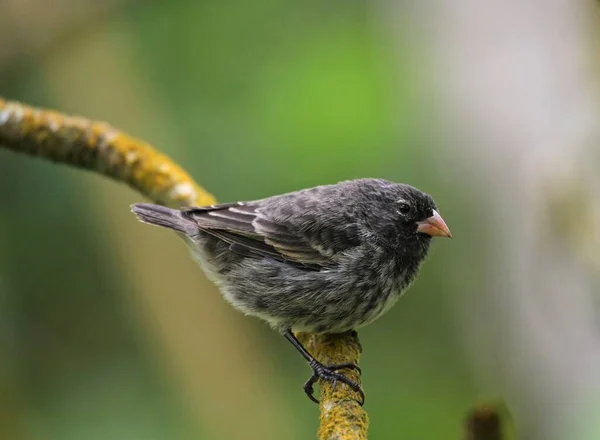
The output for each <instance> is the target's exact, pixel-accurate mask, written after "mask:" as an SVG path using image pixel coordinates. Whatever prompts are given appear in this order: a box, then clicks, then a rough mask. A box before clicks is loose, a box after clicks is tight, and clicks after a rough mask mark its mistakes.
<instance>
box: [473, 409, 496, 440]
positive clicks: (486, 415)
mask: <svg viewBox="0 0 600 440" xmlns="http://www.w3.org/2000/svg"><path fill="white" fill-rule="evenodd" d="M503 438H504V433H503V430H502V417H501V415H500V410H499V408H498V407H497V406H496V405H492V404H481V405H478V406H476V407H475V408H474V409H473V410H471V411H470V412H469V414H468V415H467V420H466V422H465V440H502V439H503Z"/></svg>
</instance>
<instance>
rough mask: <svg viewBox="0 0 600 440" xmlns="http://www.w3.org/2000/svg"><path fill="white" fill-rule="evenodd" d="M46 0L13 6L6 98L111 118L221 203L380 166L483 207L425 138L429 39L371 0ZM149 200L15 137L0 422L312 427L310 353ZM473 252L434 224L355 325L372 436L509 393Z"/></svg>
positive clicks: (1, 238) (437, 432)
mask: <svg viewBox="0 0 600 440" xmlns="http://www.w3.org/2000/svg"><path fill="white" fill-rule="evenodd" d="M42 5H45V4H44V3H43V2H41V1H29V2H19V1H18V0H12V1H5V2H4V3H0V24H1V26H0V28H1V29H3V30H2V31H0V37H2V38H1V39H2V41H3V43H2V44H0V95H1V96H3V97H5V98H8V99H14V100H20V101H24V102H27V103H29V104H32V105H36V106H41V107H50V108H56V109H59V110H60V111H63V112H66V113H74V114H80V115H84V116H86V117H89V118H92V119H99V120H105V121H108V122H110V123H111V124H113V125H114V126H116V127H119V128H121V129H123V130H125V131H126V132H128V133H130V134H132V135H134V136H136V137H139V138H142V139H144V140H147V141H149V142H151V143H153V144H154V145H156V146H158V147H159V148H160V149H161V150H162V151H164V152H165V153H167V154H168V155H170V156H171V157H172V158H174V159H175V161H177V162H178V163H180V164H182V165H183V166H184V167H185V168H186V169H187V170H188V171H189V172H190V173H191V174H192V175H193V176H195V177H196V179H197V180H198V182H200V183H201V184H202V185H203V186H205V187H206V188H207V189H208V190H209V191H211V192H212V193H213V194H215V195H216V196H217V198H218V199H219V200H220V201H233V200H244V199H256V198H262V197H265V196H268V195H272V194H275V193H280V192H284V191H290V190H296V189H299V188H302V187H307V186H313V185H317V184H325V183H333V182H337V181H339V180H344V179H350V178H356V177H383V178H387V179H391V180H396V181H403V182H410V183H411V184H413V185H415V186H418V187H420V188H421V189H423V190H425V191H427V192H429V193H431V194H433V195H434V197H435V198H436V201H437V203H438V205H439V206H440V207H441V210H442V213H443V214H444V218H445V219H446V221H447V223H448V224H449V226H450V228H451V229H452V231H453V233H454V234H455V236H458V237H460V232H461V229H463V230H464V228H467V227H468V226H469V224H468V220H467V219H463V218H461V217H460V214H459V211H460V210H461V209H462V208H463V207H464V206H466V205H468V203H467V202H466V201H465V200H463V199H462V198H461V196H460V194H457V193H456V192H452V191H450V190H449V189H448V188H447V185H446V184H445V182H444V181H443V179H442V177H441V175H440V173H439V172H438V170H436V168H435V167H436V165H434V164H433V162H432V161H431V157H430V154H431V152H430V151H428V150H427V149H426V148H423V144H424V138H423V136H422V133H424V132H426V131H427V125H426V124H425V122H424V121H423V120H422V118H421V117H420V115H419V102H420V101H421V99H420V96H421V95H420V93H421V92H420V88H421V84H419V77H420V72H418V71H417V70H416V68H415V65H416V63H415V60H416V59H417V57H418V56H419V47H418V45H417V44H416V43H415V42H414V41H408V40H407V41H405V42H402V41H401V42H400V43H401V44H400V46H398V45H396V46H394V47H393V48H392V47H390V46H389V41H388V40H387V39H386V38H384V36H383V35H382V33H381V32H380V30H379V26H378V17H377V16H376V15H374V14H373V11H372V10H371V9H370V8H369V7H368V6H367V4H366V3H365V2H364V1H338V0H335V1H332V2H321V1H314V0H309V1H306V2H282V1H276V0H255V1H253V2H243V1H239V0H234V1H230V2H226V3H222V2H218V1H191V0H189V1H187V0H180V1H172V2H133V1H117V0H115V1H107V2H93V1H78V2H76V1H68V0H62V1H59V2H56V5H54V6H53V7H52V8H49V7H43V6H42ZM391 51H394V53H393V54H392V52H391ZM398 52H400V56H398ZM398 60H400V61H401V62H398ZM138 201H140V196H139V195H137V194H136V193H134V192H133V191H132V190H130V189H129V188H127V187H125V186H124V185H120V184H116V183H114V182H112V181H109V180H107V179H104V178H101V177H98V176H96V175H92V174H89V173H85V172H82V171H79V170H75V169H70V168H68V167H64V166H57V165H53V164H50V163H46V162H42V161H38V160H33V159H31V158H29V157H24V156H17V155H14V154H12V153H9V152H7V151H3V150H0V206H2V207H3V208H2V215H1V216H0V243H2V246H0V439H11V440H12V439H27V440H38V439H39V440H42V439H57V440H58V439H60V440H68V439H73V440H79V439H84V438H85V439H87V440H94V439H111V440H120V439H123V440H131V439H144V440H149V439H156V440H162V439H174V438H177V439H198V438H201V439H210V440H212V439H215V440H219V439H242V438H244V439H263V440H266V439H283V438H285V439H306V438H313V437H314V435H315V431H316V429H317V425H318V409H317V407H316V406H314V405H313V404H311V403H310V402H309V401H308V400H307V399H306V397H305V396H304V394H303V392H302V384H303V383H304V381H305V380H306V379H307V378H308V376H309V372H310V370H309V368H308V366H307V365H306V364H305V363H304V361H303V360H302V359H301V357H300V356H299V355H298V353H297V352H296V351H295V350H294V349H293V348H292V347H291V346H290V345H289V344H288V343H287V342H286V341H285V340H284V339H283V338H281V337H280V336H279V335H277V334H275V333H274V332H272V331H271V330H270V329H269V328H268V327H267V325H266V324H264V323H262V322H260V321H258V320H256V319H253V318H248V317H244V316H242V315H241V314H239V313H237V312H235V311H234V310H232V309H231V308H230V307H229V306H228V305H226V304H225V302H223V301H222V300H221V298H220V296H219V294H218V292H217V291H216V290H215V288H214V287H213V286H212V285H210V284H209V283H208V282H207V281H206V280H205V278H204V276H203V274H202V273H201V271H200V270H199V268H197V267H196V266H195V264H194V263H193V262H192V260H191V259H190V258H189V256H188V252H187V251H186V249H185V247H184V246H183V244H182V243H181V242H180V240H179V239H178V238H177V237H176V236H175V235H174V234H170V233H167V232H165V231H163V230H158V229H157V228H150V227H144V226H142V225H140V224H138V223H137V222H136V221H135V219H134V217H133V216H132V215H131V214H130V212H129V204H130V203H133V202H138ZM461 224H462V225H463V226H461ZM480 257H481V254H477V245H476V243H474V242H468V241H467V242H465V241H463V242H462V243H461V241H460V240H454V241H453V242H449V241H443V242H442V241H439V242H436V243H435V244H434V247H433V251H432V255H431V257H430V260H429V262H428V263H427V264H426V265H425V266H424V269H423V271H422V275H421V277H420V279H419V281H418V282H417V283H416V284H415V285H414V286H413V287H412V289H411V291H410V293H409V294H408V295H406V296H405V297H404V298H403V300H402V301H401V302H400V303H399V305H398V306H397V307H395V308H394V309H393V310H392V311H391V312H390V313H389V314H387V315H386V316H385V317H384V318H382V319H381V320H380V321H378V322H377V323H376V324H374V325H372V326H370V327H367V328H365V329H363V330H362V331H361V340H362V343H363V346H364V357H363V361H362V367H363V371H364V374H363V379H364V383H365V389H366V392H367V406H366V409H367V410H368V412H369V414H370V417H371V430H370V433H371V435H370V437H371V438H374V439H394V438H400V437H401V438H406V439H444V440H446V439H458V438H460V432H461V424H462V420H463V418H464V415H465V413H466V411H467V410H468V408H470V407H471V406H472V405H473V403H474V402H476V401H477V400H478V399H480V398H482V397H490V396H491V397H496V395H495V394H493V389H492V394H491V395H488V394H487V392H488V391H490V390H482V389H480V388H479V387H478V386H477V385H476V380H475V378H474V374H473V372H472V370H471V367H470V365H469V360H468V358H467V356H466V355H465V353H464V347H463V342H462V340H463V335H462V334H461V329H460V327H459V326H458V325H457V323H456V319H457V318H456V316H455V314H454V313H453V307H454V306H453V302H454V301H455V300H457V299H458V298H460V296H461V294H462V289H463V287H464V285H465V284H473V283H476V280H474V279H473V277H474V275H473V277H470V276H469V273H471V270H473V268H474V267H475V266H476V265H477V261H478V258H480ZM458 262H462V267H463V269H462V273H461V270H460V269H458V268H459V267H461V264H459V263H458ZM467 265H468V266H467ZM465 267H468V271H467V269H465Z"/></svg>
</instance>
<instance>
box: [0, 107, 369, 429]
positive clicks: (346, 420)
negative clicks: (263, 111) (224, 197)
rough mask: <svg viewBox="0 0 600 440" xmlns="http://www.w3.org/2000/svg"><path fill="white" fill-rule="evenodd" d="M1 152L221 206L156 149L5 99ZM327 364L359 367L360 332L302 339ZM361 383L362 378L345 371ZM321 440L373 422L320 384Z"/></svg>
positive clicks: (154, 195)
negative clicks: (358, 333) (37, 158)
mask: <svg viewBox="0 0 600 440" xmlns="http://www.w3.org/2000/svg"><path fill="white" fill-rule="evenodd" d="M0 147H4V148H7V149H9V150H12V151H15V152H17V153H25V154H29V155H32V156H38V157H41V158H44V159H48V160H51V161H54V162H59V163H64V164H67V165H72V166H76V167H80V168H84V169H87V170H90V171H95V172H97V173H100V174H104V175H105V176H108V177H112V178H113V179H115V180H117V181H121V182H125V183H127V184H129V185H130V186H131V187H133V188H134V189H136V190H138V191H139V192H140V193H141V194H143V195H145V196H146V197H148V198H149V199H151V200H153V201H154V202H156V203H161V204H165V205H169V206H202V205H211V204H213V203H215V199H214V197H213V196H212V195H211V194H210V193H208V192H207V191H206V190H205V189H203V188H202V187H201V186H199V185H198V184H197V183H196V182H195V181H194V180H193V179H192V178H191V177H190V176H189V175H188V174H187V173H186V172H185V171H184V170H183V169H182V168H181V167H179V166H178V165H177V164H176V163H174V162H173V161H172V160H171V159H169V158H168V157H167V156H165V155H163V154H161V153H159V152H158V151H157V150H156V149H155V148H154V147H152V146H151V145H149V144H147V143H145V142H143V141H141V140H138V139H135V138H132V137H130V136H128V135H126V134H125V133H122V132H120V131H119V130H117V129H115V128H113V127H111V126H110V125H108V124H106V123H102V122H93V121H89V120H87V119H84V118H79V117H73V116H67V115H63V114H61V113H58V112H55V111H51V110H41V109H37V108H33V107H29V106H26V105H23V104H20V103H18V102H12V101H5V100H4V99H2V98H0ZM299 336H300V337H301V338H302V339H301V340H302V341H303V343H305V344H306V347H307V349H308V350H309V351H310V352H311V353H312V354H313V355H314V356H315V357H316V358H317V359H319V360H320V361H321V362H324V363H325V364H340V363H354V364H358V359H359V356H360V353H361V347H360V343H359V341H358V336H357V334H356V332H351V333H346V334H343V335H309V334H302V335H299ZM345 374H348V375H349V377H350V378H352V379H353V380H355V381H360V377H359V375H358V373H356V372H355V371H349V370H345ZM319 386H320V387H321V393H320V395H321V405H320V408H321V427H320V429H319V438H320V439H321V440H334V439H335V440H364V439H366V438H367V434H366V432H367V427H368V417H367V414H366V412H365V411H364V410H363V409H362V407H360V406H359V405H358V403H357V402H356V396H354V393H353V392H352V390H350V389H349V388H348V387H346V386H343V385H341V384H340V385H338V386H336V387H335V389H332V387H331V384H329V383H323V382H320V383H319Z"/></svg>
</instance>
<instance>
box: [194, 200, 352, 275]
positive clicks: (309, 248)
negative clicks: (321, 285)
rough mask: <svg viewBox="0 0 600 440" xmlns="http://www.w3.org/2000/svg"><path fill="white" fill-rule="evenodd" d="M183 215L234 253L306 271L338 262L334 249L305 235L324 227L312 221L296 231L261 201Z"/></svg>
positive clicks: (220, 206)
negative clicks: (271, 260)
mask: <svg viewBox="0 0 600 440" xmlns="http://www.w3.org/2000/svg"><path fill="white" fill-rule="evenodd" d="M184 215H186V216H188V217H189V218H191V219H193V220H194V221H195V222H196V223H197V225H198V227H199V228H200V229H201V230H203V231H205V232H206V233H208V234H211V235H212V236H214V237H216V238H218V239H220V240H222V241H224V242H225V243H228V244H229V245H230V249H231V251H232V252H236V253H238V254H242V255H246V256H252V257H257V258H262V257H269V258H273V259H276V260H279V261H284V262H286V263H289V264H294V265H296V266H298V267H301V268H304V269H307V270H319V269H321V268H323V267H324V266H327V265H329V264H331V263H333V262H334V261H335V254H336V252H335V251H334V250H333V249H332V247H331V246H322V244H320V243H318V242H315V240H314V237H311V238H309V237H308V236H307V235H306V232H305V231H306V230H307V229H310V230H314V229H319V228H321V227H324V225H319V224H318V222H316V221H315V220H314V219H313V220H312V222H311V223H309V225H308V228H305V229H304V231H303V230H299V229H298V228H293V227H291V226H290V225H288V224H285V223H286V222H285V220H284V219H281V218H278V219H273V218H272V216H269V212H268V210H267V209H264V210H263V209H261V201H258V202H238V203H226V204H220V205H213V206H208V207H200V208H191V209H188V210H186V211H184ZM309 220H310V219H309ZM338 227H340V226H339V225H338ZM335 233H336V234H339V232H335ZM331 234H333V232H330V235H331ZM347 243H348V245H345V244H344V245H343V246H338V248H340V249H341V250H344V249H345V248H347V247H352V246H353V245H355V244H356V243H355V242H353V241H352V240H349V241H347Z"/></svg>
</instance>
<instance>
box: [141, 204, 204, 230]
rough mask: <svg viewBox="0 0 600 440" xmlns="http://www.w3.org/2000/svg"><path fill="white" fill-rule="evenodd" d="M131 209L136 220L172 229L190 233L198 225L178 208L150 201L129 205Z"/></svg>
mask: <svg viewBox="0 0 600 440" xmlns="http://www.w3.org/2000/svg"><path fill="white" fill-rule="evenodd" d="M131 211H132V212H133V213H134V214H135V215H136V216H137V218H138V220H140V221H141V222H143V223H147V224H150V225H155V226H161V227H163V228H169V229H174V230H175V231H178V232H183V233H184V234H188V235H191V234H193V233H194V232H195V231H197V229H198V226H197V225H196V224H195V223H194V222H193V221H191V220H190V219H189V218H187V217H184V216H183V215H182V213H181V211H179V210H178V209H171V208H167V207H166V206H161V205H154V204H151V203H136V204H134V205H131Z"/></svg>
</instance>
